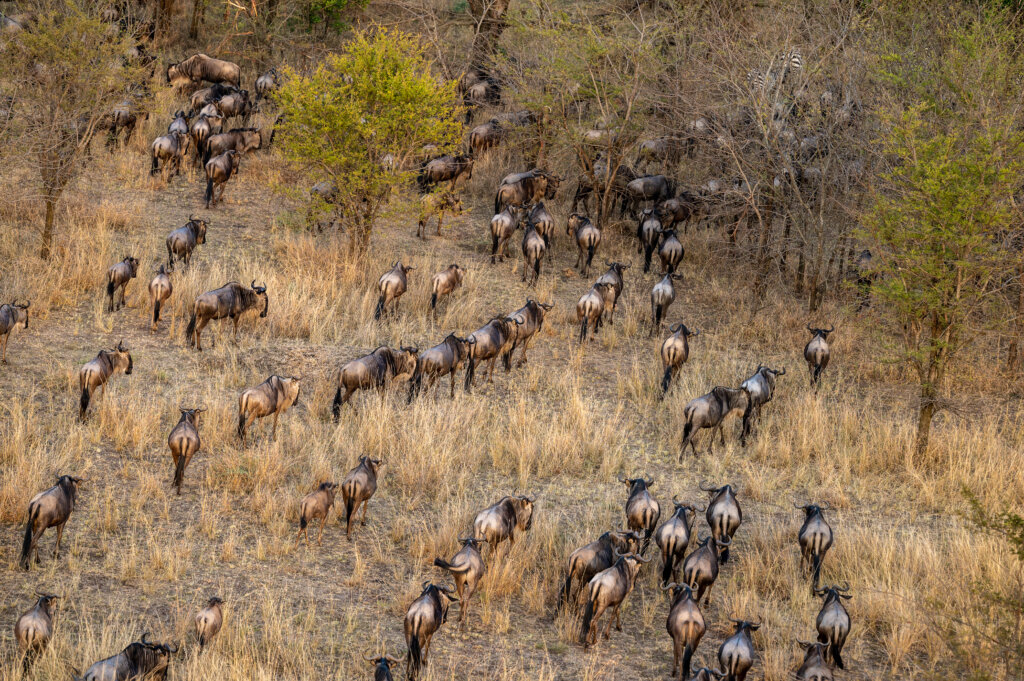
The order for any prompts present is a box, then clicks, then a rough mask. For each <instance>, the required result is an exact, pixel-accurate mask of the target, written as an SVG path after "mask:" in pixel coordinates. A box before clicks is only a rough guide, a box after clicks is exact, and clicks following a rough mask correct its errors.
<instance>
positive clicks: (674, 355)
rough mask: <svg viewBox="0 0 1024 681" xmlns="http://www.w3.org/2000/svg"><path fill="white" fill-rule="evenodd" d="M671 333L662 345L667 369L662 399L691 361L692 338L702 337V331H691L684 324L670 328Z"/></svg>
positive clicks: (664, 376)
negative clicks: (689, 360)
mask: <svg viewBox="0 0 1024 681" xmlns="http://www.w3.org/2000/svg"><path fill="white" fill-rule="evenodd" d="M669 331H671V332H672V335H670V336H669V337H668V338H666V339H665V342H664V343H662V344H661V363H662V365H663V366H664V367H665V374H664V375H663V376H662V377H661V394H662V397H664V395H665V393H667V392H668V387H669V385H670V384H671V383H672V379H673V378H674V377H675V375H676V374H677V373H678V372H679V368H680V367H681V366H683V365H684V364H686V362H687V360H688V359H690V342H689V339H690V337H691V336H699V335H700V329H694V330H693V331H690V330H689V329H688V328H686V324H683V323H682V322H679V323H678V324H676V325H675V326H670V327H669Z"/></svg>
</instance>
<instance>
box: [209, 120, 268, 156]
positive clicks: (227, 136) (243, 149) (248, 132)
mask: <svg viewBox="0 0 1024 681" xmlns="http://www.w3.org/2000/svg"><path fill="white" fill-rule="evenodd" d="M261 146H263V135H262V134H261V133H260V129H259V128H233V129H231V130H229V131H228V132H222V133H219V134H216V135H210V137H209V139H207V140H206V146H205V147H203V164H204V165H205V164H206V163H208V162H209V161H210V159H211V158H213V157H215V156H220V155H221V154H223V153H224V152H226V151H228V150H230V149H234V150H235V151H237V152H238V154H239V156H240V157H241V156H244V155H245V154H248V153H249V152H250V151H254V150H256V149H259V148H260V147H261Z"/></svg>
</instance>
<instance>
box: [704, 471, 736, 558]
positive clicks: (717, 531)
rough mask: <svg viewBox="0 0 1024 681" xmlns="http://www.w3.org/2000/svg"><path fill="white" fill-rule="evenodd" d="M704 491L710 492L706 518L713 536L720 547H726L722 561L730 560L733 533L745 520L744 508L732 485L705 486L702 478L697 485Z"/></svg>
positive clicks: (722, 553) (722, 552) (722, 554)
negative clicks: (737, 498) (741, 506)
mask: <svg viewBox="0 0 1024 681" xmlns="http://www.w3.org/2000/svg"><path fill="white" fill-rule="evenodd" d="M697 486H698V487H700V489H701V490H702V491H704V492H707V493H708V508H707V511H706V512H705V514H704V519H705V520H706V521H707V523H708V527H710V528H711V536H712V537H714V538H715V541H716V542H717V543H718V545H719V546H720V547H722V546H724V547H725V549H724V550H722V551H721V552H720V554H721V558H722V563H723V564H724V563H727V562H729V546H730V544H732V538H733V535H735V534H736V530H738V529H739V527H740V524H741V523H742V522H743V509H741V508H740V503H739V502H738V501H737V500H736V492H735V491H734V490H733V488H732V485H722V486H721V487H705V486H704V481H703V480H701V481H700V483H699V484H698V485H697Z"/></svg>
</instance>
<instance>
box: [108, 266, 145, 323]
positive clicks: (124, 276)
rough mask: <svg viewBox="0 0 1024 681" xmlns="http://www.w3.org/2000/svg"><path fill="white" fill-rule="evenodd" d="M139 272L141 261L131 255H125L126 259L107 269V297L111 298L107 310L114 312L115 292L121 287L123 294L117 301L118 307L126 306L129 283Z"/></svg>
mask: <svg viewBox="0 0 1024 681" xmlns="http://www.w3.org/2000/svg"><path fill="white" fill-rule="evenodd" d="M138 272H139V261H138V260H137V259H135V258H133V257H132V256H130V255H127V256H125V257H124V259H123V260H122V261H121V262H119V263H117V264H115V265H112V266H111V267H110V269H109V270H107V297H108V298H109V299H110V300H109V304H108V305H107V311H108V312H113V311H114V310H115V306H114V293H115V292H116V291H118V290H119V289H120V291H121V295H120V297H119V298H118V301H117V307H116V309H118V310H119V309H121V308H122V307H124V295H125V292H126V291H127V290H128V284H129V282H131V280H132V279H134V278H135V276H136V275H137V274H138Z"/></svg>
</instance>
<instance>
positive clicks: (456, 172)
mask: <svg viewBox="0 0 1024 681" xmlns="http://www.w3.org/2000/svg"><path fill="white" fill-rule="evenodd" d="M463 175H465V176H466V182H469V181H470V180H472V179H473V156H472V155H469V156H464V155H462V154H460V155H458V156H441V157H440V158H435V159H433V160H431V161H428V162H427V163H425V164H424V165H423V169H422V170H420V173H419V175H417V176H416V182H417V184H418V185H419V188H420V191H421V192H426V191H428V190H429V189H430V188H431V187H432V186H433V185H435V184H439V183H441V182H448V181H451V190H452V191H455V183H456V182H458V181H459V178H460V177H462V176H463Z"/></svg>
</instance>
